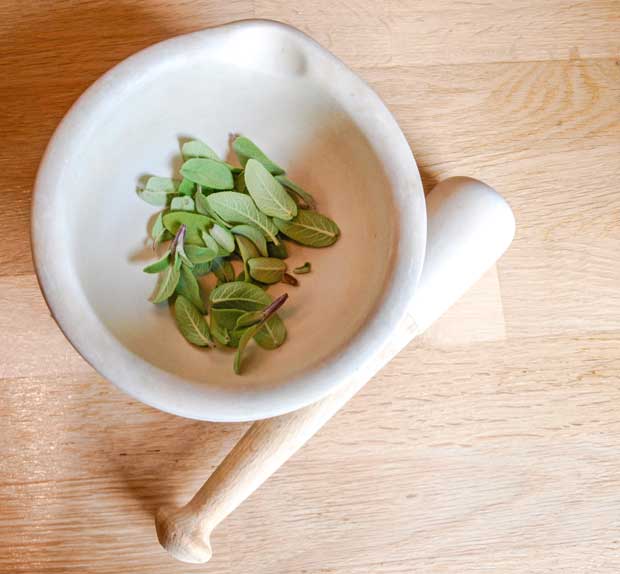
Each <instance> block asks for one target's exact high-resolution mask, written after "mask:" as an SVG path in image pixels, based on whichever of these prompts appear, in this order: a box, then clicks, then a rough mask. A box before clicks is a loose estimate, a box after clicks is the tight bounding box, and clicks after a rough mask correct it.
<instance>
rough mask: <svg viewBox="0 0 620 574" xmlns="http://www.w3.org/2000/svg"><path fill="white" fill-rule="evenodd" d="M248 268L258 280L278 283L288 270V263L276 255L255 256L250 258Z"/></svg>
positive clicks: (251, 274)
mask: <svg viewBox="0 0 620 574" xmlns="http://www.w3.org/2000/svg"><path fill="white" fill-rule="evenodd" d="M247 270H248V272H249V273H250V277H252V279H256V281H260V282H261V283H268V284H271V283H278V282H279V281H280V280H281V279H282V275H284V272H285V271H286V263H284V261H282V259H277V258H276V257H255V258H253V259H250V260H248V263H247Z"/></svg>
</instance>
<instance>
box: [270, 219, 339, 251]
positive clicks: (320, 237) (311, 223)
mask: <svg viewBox="0 0 620 574" xmlns="http://www.w3.org/2000/svg"><path fill="white" fill-rule="evenodd" d="M273 222H274V224H275V225H276V227H277V228H278V229H279V230H280V231H281V232H282V233H283V234H284V235H286V236H287V237H288V238H290V239H293V240H294V241H296V242H297V243H301V244H302V245H307V246H308V247H327V246H328V245H332V244H333V243H335V242H336V240H337V239H338V235H340V230H339V229H338V226H337V225H336V224H335V223H334V222H333V221H332V220H331V219H329V217H326V216H325V215H321V214H320V213H317V212H316V211H305V210H301V211H300V212H299V213H298V214H297V216H296V217H294V218H293V219H292V220H291V221H285V220H284V219H278V218H274V220H273Z"/></svg>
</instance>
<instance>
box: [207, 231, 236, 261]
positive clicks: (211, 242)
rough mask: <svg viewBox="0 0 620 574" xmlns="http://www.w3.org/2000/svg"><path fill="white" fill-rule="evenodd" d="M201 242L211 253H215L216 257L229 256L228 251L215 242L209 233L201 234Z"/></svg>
mask: <svg viewBox="0 0 620 574" xmlns="http://www.w3.org/2000/svg"><path fill="white" fill-rule="evenodd" d="M202 240H203V242H204V244H205V245H206V246H207V247H208V248H209V249H211V251H215V252H216V254H217V257H226V256H227V255H230V251H227V250H226V249H224V248H223V247H222V246H221V245H220V244H219V243H218V242H217V241H215V238H214V237H213V236H212V235H211V234H210V233H207V232H206V231H204V232H203V234H202Z"/></svg>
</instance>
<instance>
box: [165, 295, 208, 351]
mask: <svg viewBox="0 0 620 574" xmlns="http://www.w3.org/2000/svg"><path fill="white" fill-rule="evenodd" d="M174 318H175V319H176V322H177V325H178V327H179V331H181V334H182V335H183V336H184V337H185V338H186V339H187V340H188V341H189V342H190V343H192V344H193V345H198V346H199V347H212V346H213V339H212V337H211V333H210V331H209V326H208V325H207V322H206V321H205V318H204V317H203V316H202V315H201V314H200V312H199V311H198V309H196V307H194V305H192V303H191V302H190V301H188V300H187V299H186V298H185V297H183V296H182V295H179V296H178V297H177V299H176V301H175V303H174Z"/></svg>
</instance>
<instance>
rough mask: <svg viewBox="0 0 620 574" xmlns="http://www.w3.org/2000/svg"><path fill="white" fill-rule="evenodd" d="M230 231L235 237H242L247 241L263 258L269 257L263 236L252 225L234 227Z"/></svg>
mask: <svg viewBox="0 0 620 574" xmlns="http://www.w3.org/2000/svg"><path fill="white" fill-rule="evenodd" d="M230 231H231V232H232V233H233V234H235V235H242V236H243V237H246V238H247V239H249V240H250V241H251V242H252V243H254V245H255V246H256V248H257V249H258V251H259V253H260V254H261V255H262V256H263V257H268V256H269V252H268V250H267V241H266V239H265V236H264V235H263V234H262V233H261V232H260V231H259V230H258V229H256V227H253V226H252V225H235V227H233V228H232V229H231V230H230Z"/></svg>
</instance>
